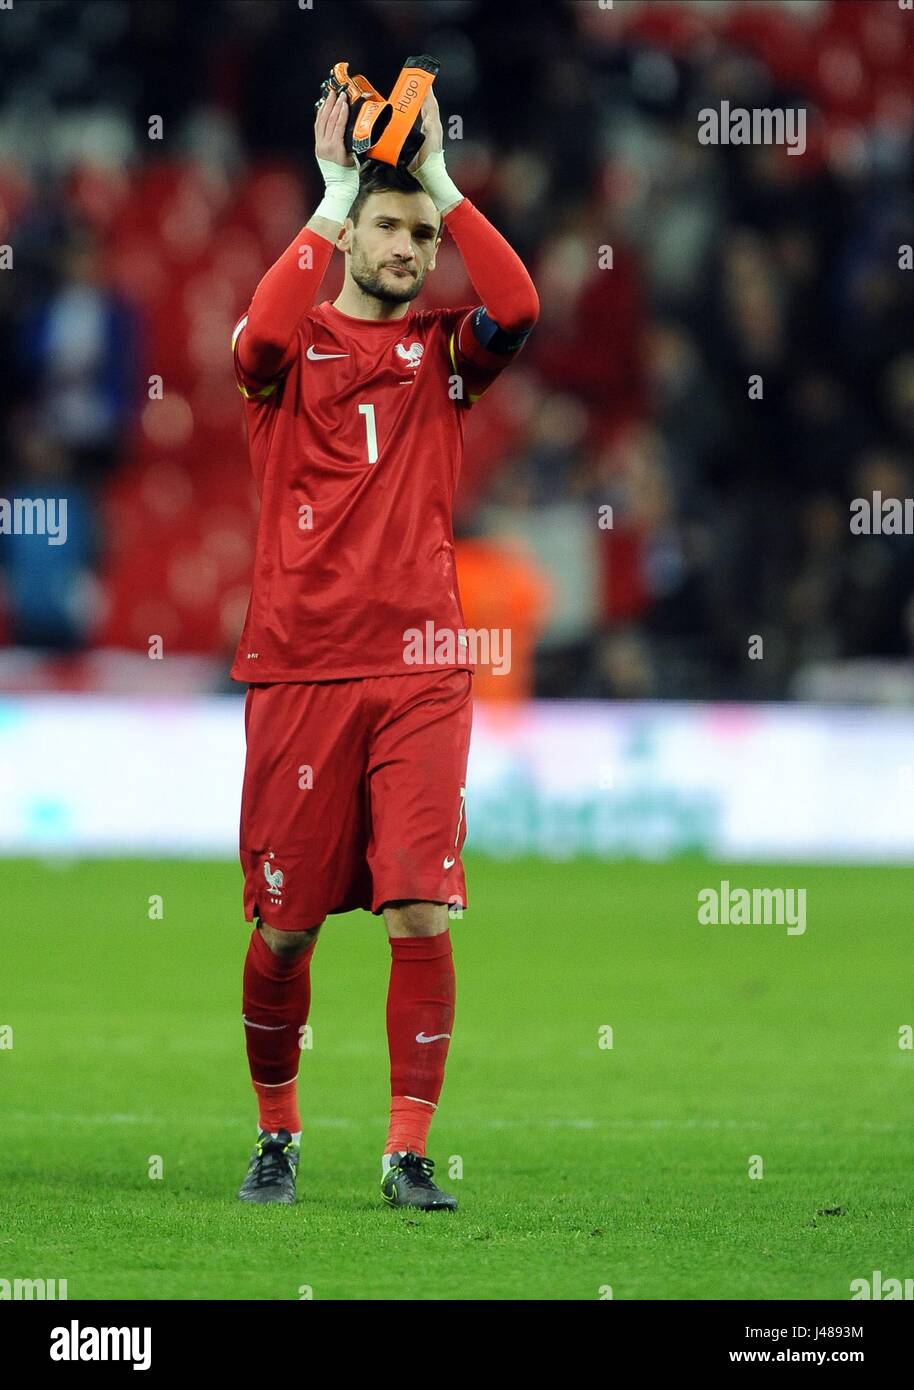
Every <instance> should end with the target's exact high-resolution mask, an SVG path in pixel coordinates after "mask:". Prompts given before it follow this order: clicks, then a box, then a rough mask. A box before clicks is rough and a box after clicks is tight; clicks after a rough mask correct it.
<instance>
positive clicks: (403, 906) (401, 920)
mask: <svg viewBox="0 0 914 1390" xmlns="http://www.w3.org/2000/svg"><path fill="white" fill-rule="evenodd" d="M384 920H385V921H386V923H387V929H388V931H389V932H390V935H391V936H439V935H440V934H441V932H443V931H445V930H446V929H447V926H448V915H447V905H446V904H445V903H419V902H398V903H387V904H386V905H385V908H384Z"/></svg>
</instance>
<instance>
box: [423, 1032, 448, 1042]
mask: <svg viewBox="0 0 914 1390" xmlns="http://www.w3.org/2000/svg"><path fill="white" fill-rule="evenodd" d="M450 1036H451V1035H450V1033H433V1034H432V1036H431V1037H430V1038H427V1037H426V1036H425V1034H424V1033H417V1034H416V1042H418V1043H425V1042H437V1041H438V1039H439V1038H449V1037H450Z"/></svg>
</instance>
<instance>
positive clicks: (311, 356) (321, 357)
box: [305, 347, 349, 362]
mask: <svg viewBox="0 0 914 1390" xmlns="http://www.w3.org/2000/svg"><path fill="white" fill-rule="evenodd" d="M305 356H306V357H307V358H308V360H309V361H310V362H324V361H325V360H326V359H327V358H328V357H348V356H349V353H348V352H315V351H314V348H313V347H309V348H308V351H307V352H306V353H305Z"/></svg>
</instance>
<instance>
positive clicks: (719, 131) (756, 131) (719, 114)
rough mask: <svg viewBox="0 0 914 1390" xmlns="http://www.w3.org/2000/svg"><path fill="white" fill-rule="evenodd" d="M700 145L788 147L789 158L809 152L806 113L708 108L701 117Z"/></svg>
mask: <svg viewBox="0 0 914 1390" xmlns="http://www.w3.org/2000/svg"><path fill="white" fill-rule="evenodd" d="M698 143H699V144H700V145H786V146H787V153H788V154H804V153H805V152H806V111H805V110H804V108H803V107H802V106H800V107H793V106H789V107H778V108H775V109H771V108H770V107H767V106H762V107H758V106H756V107H753V108H752V110H751V111H750V110H747V109H746V107H744V106H732V107H731V105H730V103H729V101H722V102H721V104H720V110H718V109H717V108H716V107H713V106H705V107H704V108H703V109H702V110H701V111H699V113H698Z"/></svg>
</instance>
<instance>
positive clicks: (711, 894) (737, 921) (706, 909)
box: [698, 879, 806, 936]
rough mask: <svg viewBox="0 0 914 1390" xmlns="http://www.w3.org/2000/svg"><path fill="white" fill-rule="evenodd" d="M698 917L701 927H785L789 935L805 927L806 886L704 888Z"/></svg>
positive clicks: (725, 884) (726, 882)
mask: <svg viewBox="0 0 914 1390" xmlns="http://www.w3.org/2000/svg"><path fill="white" fill-rule="evenodd" d="M698 920H699V922H700V923H701V925H702V926H714V927H717V926H723V927H727V926H735V927H740V926H753V927H755V926H771V924H772V923H774V924H776V925H777V926H786V927H787V935H788V936H802V935H803V933H804V932H805V930H806V889H805V888H731V887H730V882H729V880H728V879H724V880H723V881H722V883H721V885H720V887H719V888H701V889H700V890H699V893H698Z"/></svg>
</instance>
